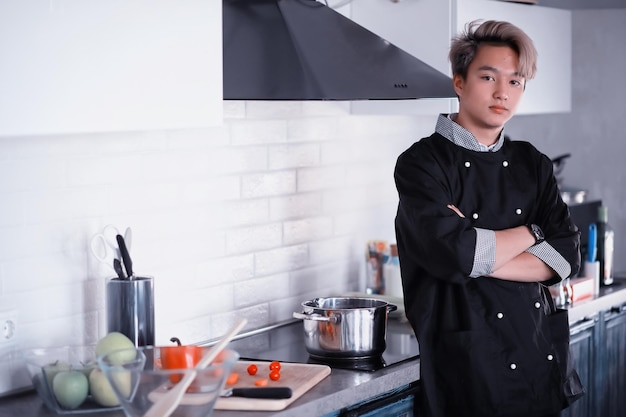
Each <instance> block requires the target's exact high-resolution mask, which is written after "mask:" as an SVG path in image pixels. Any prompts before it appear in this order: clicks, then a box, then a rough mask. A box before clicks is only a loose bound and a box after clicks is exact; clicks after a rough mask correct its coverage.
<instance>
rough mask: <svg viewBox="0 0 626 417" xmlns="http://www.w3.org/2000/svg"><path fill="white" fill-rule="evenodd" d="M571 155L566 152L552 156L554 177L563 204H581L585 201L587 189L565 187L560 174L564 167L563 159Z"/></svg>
mask: <svg viewBox="0 0 626 417" xmlns="http://www.w3.org/2000/svg"><path fill="white" fill-rule="evenodd" d="M571 156H572V155H571V154H569V153H566V154H563V155H559V156H557V157H555V158H552V166H553V170H554V177H555V178H556V182H557V184H558V186H559V192H560V194H561V199H562V200H563V202H564V203H565V204H581V203H584V202H585V199H586V196H587V191H586V190H581V189H578V188H575V187H566V186H565V185H564V184H563V177H562V176H561V174H562V173H563V169H564V168H565V161H566V160H567V158H569V157H571Z"/></svg>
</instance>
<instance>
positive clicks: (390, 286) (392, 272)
mask: <svg viewBox="0 0 626 417" xmlns="http://www.w3.org/2000/svg"><path fill="white" fill-rule="evenodd" d="M383 277H384V278H385V295H390V296H392V297H397V298H402V297H403V292H402V277H401V276H400V259H399V258H398V245H396V244H395V243H392V244H391V245H390V250H389V258H388V259H387V262H385V264H384V265H383Z"/></svg>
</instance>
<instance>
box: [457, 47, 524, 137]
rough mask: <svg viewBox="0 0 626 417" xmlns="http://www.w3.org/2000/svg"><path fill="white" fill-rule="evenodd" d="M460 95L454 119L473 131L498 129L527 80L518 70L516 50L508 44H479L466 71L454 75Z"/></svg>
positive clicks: (507, 117)
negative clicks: (464, 74)
mask: <svg viewBox="0 0 626 417" xmlns="http://www.w3.org/2000/svg"><path fill="white" fill-rule="evenodd" d="M453 81H454V89H455V90H456V93H457V95H458V96H459V117H458V119H457V122H458V123H459V124H461V125H462V126H463V127H465V128H466V129H468V130H469V131H471V132H473V131H474V130H478V131H484V130H498V131H499V130H500V129H502V127H503V126H504V124H505V123H506V122H507V121H508V120H509V119H510V118H511V117H513V114H514V113H515V110H516V109H517V105H518V103H519V100H520V98H521V97H522V94H523V92H524V84H525V82H526V80H525V79H524V78H523V77H521V76H520V74H519V73H518V58H517V53H516V52H515V51H514V50H513V49H511V48H510V47H508V46H493V45H482V46H480V47H479V48H478V51H477V53H476V56H475V57H474V60H473V61H472V63H471V64H470V66H469V68H468V70H467V77H466V79H463V78H462V77H461V76H459V75H455V76H454V78H453Z"/></svg>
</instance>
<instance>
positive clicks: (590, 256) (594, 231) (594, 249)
mask: <svg viewBox="0 0 626 417" xmlns="http://www.w3.org/2000/svg"><path fill="white" fill-rule="evenodd" d="M597 254H598V227H597V226H596V224H595V223H591V224H590V225H589V235H588V241H587V261H588V262H595V261H596V256H597Z"/></svg>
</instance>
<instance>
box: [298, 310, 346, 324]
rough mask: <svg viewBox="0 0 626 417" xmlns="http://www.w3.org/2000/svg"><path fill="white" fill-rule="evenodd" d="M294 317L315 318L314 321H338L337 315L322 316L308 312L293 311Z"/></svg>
mask: <svg viewBox="0 0 626 417" xmlns="http://www.w3.org/2000/svg"><path fill="white" fill-rule="evenodd" d="M293 317H294V318H296V319H302V320H313V321H323V322H327V323H337V317H336V316H329V317H326V316H320V315H311V314H307V313H295V312H294V313H293Z"/></svg>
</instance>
